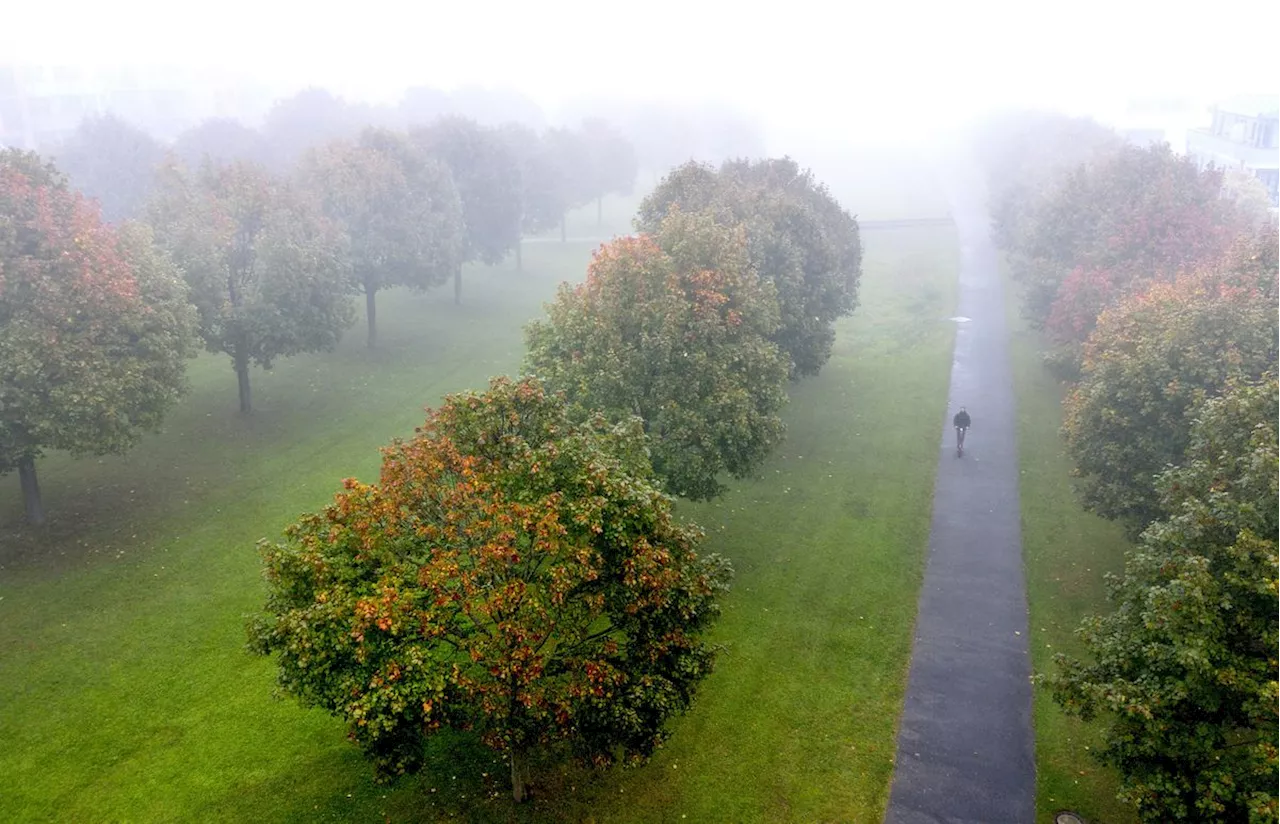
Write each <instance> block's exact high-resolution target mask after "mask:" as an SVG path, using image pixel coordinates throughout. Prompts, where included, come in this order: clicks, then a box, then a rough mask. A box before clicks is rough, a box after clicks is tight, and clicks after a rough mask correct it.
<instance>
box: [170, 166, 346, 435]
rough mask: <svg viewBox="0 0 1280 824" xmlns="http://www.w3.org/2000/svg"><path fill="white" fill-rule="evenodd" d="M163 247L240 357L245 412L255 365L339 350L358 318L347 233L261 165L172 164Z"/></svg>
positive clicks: (209, 337) (236, 361)
mask: <svg viewBox="0 0 1280 824" xmlns="http://www.w3.org/2000/svg"><path fill="white" fill-rule="evenodd" d="M152 215H153V217H152V220H153V223H154V225H155V226H156V232H157V235H158V237H159V238H160V239H161V242H162V244H163V245H164V247H165V248H166V249H168V250H169V252H170V253H171V254H172V255H173V257H174V258H175V259H176V260H177V261H178V264H179V265H180V266H181V267H182V269H183V271H184V274H185V277H186V280H187V283H188V284H189V285H190V287H191V296H192V300H193V302H194V303H195V305H196V309H197V310H198V311H199V314H200V333H201V336H202V337H203V338H204V343H205V347H206V348H207V349H208V350H209V351H210V352H224V353H226V354H227V355H230V356H231V366H232V368H233V369H234V370H235V373H236V378H237V382H238V384H239V388H240V411H241V412H242V413H245V414H247V413H249V412H250V411H251V409H252V402H251V398H250V388H249V367H250V366H251V365H253V364H257V365H258V366H261V367H262V368H264V369H270V368H271V365H272V363H273V362H274V361H275V360H276V358H281V357H288V356H290V355H296V354H299V353H302V352H316V351H323V350H328V349H332V348H333V347H334V346H335V345H337V343H338V340H339V339H340V338H341V337H342V333H343V331H344V330H345V329H346V328H347V327H348V326H350V325H351V323H352V321H353V320H354V319H355V313H354V310H353V307H352V305H351V299H350V297H349V288H348V281H347V272H346V268H345V265H344V261H345V258H346V251H345V249H344V248H343V244H342V237H341V232H340V230H339V229H338V228H337V227H335V226H334V225H332V224H331V223H330V222H328V221H326V220H325V219H324V218H323V217H321V216H320V215H319V214H317V213H316V212H315V211H314V210H313V209H312V208H310V206H309V204H308V203H307V202H306V201H305V200H304V199H302V198H301V197H299V196H298V194H297V193H296V192H294V191H292V190H291V189H290V188H289V187H288V186H286V185H285V184H283V183H281V182H280V181H278V180H276V179H274V178H273V177H271V175H270V174H268V173H267V171H266V170H265V169H263V168H261V167H259V166H254V165H251V164H248V163H243V162H237V163H233V164H231V165H229V166H225V167H220V168H219V167H212V166H206V167H205V168H203V169H202V170H201V171H200V172H199V173H198V174H197V175H196V176H195V178H194V179H193V178H192V177H190V176H189V175H188V174H187V173H186V172H185V171H184V170H183V169H182V168H181V167H180V166H176V165H173V166H170V167H168V168H167V169H165V170H164V173H163V175H162V180H161V188H160V192H159V194H158V196H157V199H156V201H155V202H154V203H153V204H152Z"/></svg>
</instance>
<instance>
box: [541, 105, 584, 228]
mask: <svg viewBox="0 0 1280 824" xmlns="http://www.w3.org/2000/svg"><path fill="white" fill-rule="evenodd" d="M542 140H543V143H544V144H545V146H546V149H547V154H548V156H549V158H550V164H551V166H552V168H553V169H554V174H555V177H556V180H557V181H558V183H559V185H560V186H561V187H562V192H563V195H564V202H565V211H564V212H561V213H560V242H561V243H564V242H565V241H566V239H567V238H566V234H567V233H566V231H565V212H568V211H569V210H570V209H576V208H578V207H580V206H584V205H586V204H588V203H590V202H591V200H592V199H593V198H594V197H595V194H594V190H593V188H592V182H591V174H592V173H591V168H590V164H589V163H588V156H587V147H586V143H585V142H584V141H583V139H582V135H581V134H579V133H578V132H575V131H572V130H570V129H548V130H547V131H546V133H544V134H543V136H542Z"/></svg>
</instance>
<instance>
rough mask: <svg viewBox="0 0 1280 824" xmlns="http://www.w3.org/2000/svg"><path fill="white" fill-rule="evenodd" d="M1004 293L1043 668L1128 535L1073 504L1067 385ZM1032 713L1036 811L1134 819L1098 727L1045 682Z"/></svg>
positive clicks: (1120, 563) (1097, 601) (1033, 613)
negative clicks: (1060, 701)
mask: <svg viewBox="0 0 1280 824" xmlns="http://www.w3.org/2000/svg"><path fill="white" fill-rule="evenodd" d="M1006 293H1007V294H1008V295H1009V319H1010V330H1011V335H1010V342H1009V343H1010V350H1011V352H1012V360H1013V376H1014V387H1015V390H1016V392H1017V399H1018V459H1019V464H1020V467H1021V472H1022V476H1021V484H1020V486H1019V495H1020V497H1021V501H1022V548H1023V557H1024V560H1025V563H1026V575H1027V601H1028V604H1029V606H1030V627H1031V660H1032V666H1033V667H1034V669H1035V671H1036V672H1038V673H1041V672H1048V671H1050V670H1051V669H1052V667H1053V656H1054V654H1056V653H1058V652H1067V653H1071V654H1080V653H1081V652H1082V645H1081V644H1080V642H1079V640H1078V639H1077V638H1076V637H1075V635H1074V633H1075V629H1076V627H1078V626H1079V625H1080V620H1081V619H1082V618H1083V617H1084V616H1085V615H1087V614H1089V613H1091V612H1102V611H1104V610H1105V609H1106V607H1107V604H1106V589H1105V586H1104V582H1103V576H1104V575H1105V574H1106V573H1108V572H1118V571H1120V570H1122V569H1123V568H1124V552H1125V550H1126V549H1128V548H1129V543H1128V541H1127V540H1126V539H1125V537H1124V534H1123V531H1122V530H1121V529H1120V528H1119V527H1118V526H1117V525H1116V524H1113V523H1111V522H1109V521H1105V520H1103V519H1102V518H1099V517H1097V516H1095V515H1093V514H1091V513H1089V512H1086V511H1085V510H1084V508H1083V507H1081V505H1080V503H1079V499H1078V497H1077V496H1076V494H1075V492H1074V490H1073V488H1072V483H1071V476H1070V473H1071V461H1070V459H1069V458H1068V457H1067V455H1066V453H1065V451H1064V444H1063V440H1062V437H1061V436H1060V435H1059V432H1058V429H1059V427H1060V426H1061V424H1062V398H1063V395H1064V388H1063V386H1062V385H1061V384H1060V383H1059V382H1058V381H1057V380H1056V379H1055V378H1054V377H1053V375H1051V374H1050V373H1049V371H1048V370H1047V369H1046V368H1045V367H1044V364H1043V361H1042V360H1041V352H1042V351H1043V341H1042V338H1041V336H1040V334H1039V333H1037V332H1036V331H1034V330H1032V329H1029V328H1027V325H1026V323H1025V322H1024V321H1023V320H1022V319H1021V316H1020V314H1019V309H1018V306H1017V301H1018V298H1017V290H1016V288H1015V287H1014V285H1013V284H1011V283H1006ZM1034 714H1035V727H1036V775H1037V786H1036V815H1037V820H1039V821H1043V822H1051V821H1052V820H1053V814H1054V813H1055V812H1058V811H1060V810H1064V809H1066V810H1072V811H1075V812H1077V813H1079V814H1081V815H1083V816H1084V817H1085V819H1086V820H1087V821H1089V822H1093V824H1100V823H1101V822H1105V824H1125V823H1126V822H1131V821H1135V820H1136V819H1135V817H1134V815H1133V812H1132V810H1131V809H1130V808H1129V807H1128V806H1127V805H1124V804H1121V803H1120V802H1119V801H1117V800H1116V797H1115V795H1116V788H1117V780H1116V776H1115V775H1114V774H1113V773H1112V772H1110V771H1109V770H1106V769H1103V768H1102V767H1100V766H1099V765H1098V762H1097V761H1095V760H1094V759H1093V758H1092V756H1091V754H1090V751H1089V750H1090V748H1094V747H1097V746H1098V744H1099V736H1098V733H1097V728H1096V726H1094V725H1090V724H1085V723H1083V722H1081V721H1080V720H1079V719H1075V718H1070V717H1068V716H1066V715H1065V714H1064V713H1063V712H1062V710H1061V709H1059V707H1058V705H1057V704H1055V703H1054V702H1053V699H1052V697H1051V696H1050V694H1049V691H1048V690H1047V689H1045V688H1042V687H1037V688H1036V690H1035V705H1034Z"/></svg>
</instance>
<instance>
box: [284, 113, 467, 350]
mask: <svg viewBox="0 0 1280 824" xmlns="http://www.w3.org/2000/svg"><path fill="white" fill-rule="evenodd" d="M300 178H301V185H302V186H303V188H304V189H306V190H307V191H308V192H310V193H311V195H312V196H313V198H314V199H315V201H316V202H317V203H318V204H319V206H320V209H321V210H322V211H323V213H324V214H325V215H326V216H328V217H329V218H331V219H332V220H334V221H335V222H337V223H338V224H339V225H340V226H341V227H342V228H343V229H344V231H345V233H346V243H345V244H344V248H345V250H346V253H347V271H348V273H349V275H350V278H351V285H352V287H353V288H354V289H355V290H356V291H358V292H360V293H361V294H363V295H364V296H365V309H366V318H367V321H368V328H369V337H368V342H369V346H371V347H372V346H374V345H376V343H377V303H376V299H377V293H378V291H379V290H381V289H387V288H390V287H394V286H408V287H410V288H413V289H418V290H423V289H427V288H430V287H432V286H435V285H438V284H440V283H444V282H445V281H446V280H448V278H449V276H450V275H452V274H454V272H455V271H456V269H457V266H458V264H459V262H460V261H461V258H462V250H463V240H464V239H463V223H462V206H461V203H460V201H459V198H458V192H457V189H456V188H455V187H454V185H453V180H452V177H451V175H450V173H449V170H448V169H447V168H445V167H444V166H443V165H442V164H440V163H439V162H438V161H435V160H433V159H431V158H429V157H424V156H422V154H421V153H420V152H419V151H418V150H416V149H414V147H412V146H411V145H410V144H409V143H408V141H407V140H406V139H405V138H404V137H402V136H401V135H398V134H396V133H394V132H390V131H386V130H379V129H369V130H366V131H365V132H364V133H363V134H362V135H361V137H360V139H359V141H358V142H351V141H345V140H339V141H335V142H332V143H329V144H326V145H324V146H321V147H319V148H316V149H313V150H311V151H310V152H309V153H308V154H307V155H306V156H305V157H304V158H303V161H302V164H301V169H300Z"/></svg>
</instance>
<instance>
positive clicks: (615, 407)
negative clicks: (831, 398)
mask: <svg viewBox="0 0 1280 824" xmlns="http://www.w3.org/2000/svg"><path fill="white" fill-rule="evenodd" d="M746 244H747V240H746V237H745V233H744V232H743V231H742V230H741V229H740V228H730V227H725V226H723V225H721V224H718V223H717V222H716V221H715V220H714V219H713V217H712V216H711V215H709V214H706V213H698V214H686V213H684V212H681V211H680V210H679V209H678V208H677V209H673V210H672V211H671V212H669V213H668V214H667V216H666V217H665V218H663V221H662V223H661V224H660V225H659V226H658V227H657V231H656V232H654V233H652V234H648V235H642V236H640V237H634V238H620V239H617V240H614V241H613V242H611V243H608V244H605V245H604V246H602V247H601V248H600V249H599V250H598V251H597V252H596V254H595V256H594V258H593V259H592V262H591V266H590V268H589V269H588V272H587V280H586V282H585V283H582V284H580V285H577V286H569V285H567V284H566V285H563V286H561V288H560V291H559V294H558V295H557V297H556V300H555V302H554V303H552V304H551V305H550V306H549V307H548V315H549V317H548V319H547V320H546V321H537V322H534V323H532V324H530V325H529V327H528V330H527V332H526V337H527V339H528V343H529V353H528V357H527V359H526V369H528V370H529V371H530V372H531V373H533V374H536V375H538V376H540V377H542V378H544V379H546V380H547V381H548V383H549V385H550V386H552V387H553V388H555V389H558V390H563V391H564V392H565V393H566V394H567V396H568V398H569V399H570V400H571V401H572V402H574V403H576V404H579V405H580V406H581V408H582V409H584V410H596V409H599V410H602V411H603V412H604V413H605V415H606V416H608V417H610V418H611V419H614V420H621V419H624V418H625V417H627V416H630V415H638V416H639V417H640V418H641V419H642V420H643V421H644V426H645V431H646V432H647V434H648V436H649V438H650V450H651V452H652V456H653V465H654V469H655V471H656V472H657V474H658V476H659V477H660V478H661V479H662V481H663V483H664V485H665V487H666V489H667V491H668V492H671V493H672V494H675V495H681V496H685V497H689V498H694V499H706V498H712V497H714V496H716V495H718V494H720V493H721V492H722V491H723V490H724V485H723V484H722V483H721V482H720V481H719V480H718V476H719V475H720V473H721V472H728V473H729V474H730V475H733V476H734V477H746V476H749V475H750V474H751V473H752V472H753V471H754V470H755V468H756V467H757V466H759V464H760V462H761V461H762V460H763V459H764V457H765V456H766V455H767V454H768V453H769V452H770V450H772V448H773V447H774V446H776V445H777V443H779V442H780V441H781V439H782V436H783V431H784V427H783V424H782V420H781V418H779V416H778V412H779V410H780V409H781V407H782V405H783V403H784V402H785V400H786V394H785V392H784V390H783V386H784V384H785V382H786V359H785V357H784V356H783V355H782V354H781V353H780V352H779V351H778V348H777V346H776V344H774V343H772V341H771V340H770V336H771V335H773V334H774V332H775V331H776V330H777V326H778V306H777V300H776V297H775V295H776V293H775V291H774V288H773V285H772V284H771V283H769V282H768V281H767V280H763V279H761V278H760V277H758V276H757V274H756V272H755V270H754V269H753V268H752V267H751V264H750V262H749V260H748V256H747V249H746Z"/></svg>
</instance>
